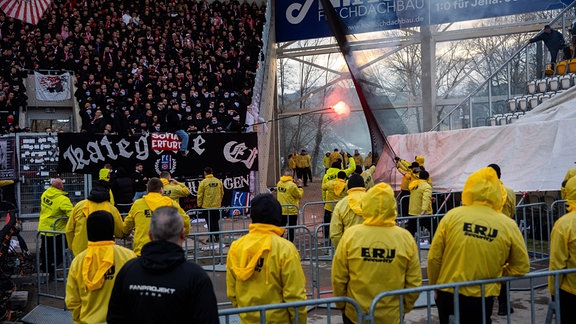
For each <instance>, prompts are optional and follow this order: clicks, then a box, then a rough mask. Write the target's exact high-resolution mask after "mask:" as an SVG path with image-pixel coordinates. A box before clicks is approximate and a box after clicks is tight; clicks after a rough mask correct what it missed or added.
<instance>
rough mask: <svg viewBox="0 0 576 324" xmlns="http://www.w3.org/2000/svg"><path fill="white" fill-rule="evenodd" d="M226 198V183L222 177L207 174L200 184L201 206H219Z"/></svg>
mask: <svg viewBox="0 0 576 324" xmlns="http://www.w3.org/2000/svg"><path fill="white" fill-rule="evenodd" d="M222 198H224V185H222V181H220V179H218V178H216V177H214V175H212V174H207V175H206V177H205V178H204V180H202V181H200V185H198V195H197V201H196V203H197V204H198V207H200V208H219V207H220V206H222Z"/></svg>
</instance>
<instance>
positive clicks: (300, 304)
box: [218, 297, 363, 324]
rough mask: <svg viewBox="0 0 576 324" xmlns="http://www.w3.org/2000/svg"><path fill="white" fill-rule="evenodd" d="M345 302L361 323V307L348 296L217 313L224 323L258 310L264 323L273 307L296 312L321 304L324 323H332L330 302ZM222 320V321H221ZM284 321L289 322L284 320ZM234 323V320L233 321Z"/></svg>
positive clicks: (227, 310)
mask: <svg viewBox="0 0 576 324" xmlns="http://www.w3.org/2000/svg"><path fill="white" fill-rule="evenodd" d="M341 302H346V303H349V304H350V305H352V306H353V307H354V308H355V309H356V314H358V317H357V318H356V319H355V320H356V321H357V323H362V315H363V313H362V309H361V308H360V305H358V303H357V302H356V301H355V300H353V299H351V298H348V297H332V298H324V299H310V300H303V301H299V302H290V303H282V304H268V305H260V306H251V307H241V308H228V309H222V310H219V311H218V315H219V316H220V317H224V323H231V319H230V316H231V315H239V314H248V313H254V312H258V313H259V316H260V323H261V324H265V323H266V322H267V321H266V311H267V310H273V309H284V308H294V313H296V314H297V313H298V308H301V307H306V308H308V307H319V306H322V305H326V307H327V312H328V317H327V319H326V323H328V324H329V323H332V319H331V312H332V311H333V310H332V304H333V303H341ZM221 322H222V321H221ZM286 322H289V321H288V320H286ZM234 323H236V322H234ZM294 323H300V322H299V318H298V316H296V317H295V319H294ZM338 323H340V321H338Z"/></svg>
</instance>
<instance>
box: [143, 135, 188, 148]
mask: <svg viewBox="0 0 576 324" xmlns="http://www.w3.org/2000/svg"><path fill="white" fill-rule="evenodd" d="M150 139H151V145H150V146H151V148H152V149H153V150H155V151H173V152H176V151H178V150H179V149H180V146H181V145H182V140H181V139H180V137H178V136H177V135H176V134H172V133H151V134H150Z"/></svg>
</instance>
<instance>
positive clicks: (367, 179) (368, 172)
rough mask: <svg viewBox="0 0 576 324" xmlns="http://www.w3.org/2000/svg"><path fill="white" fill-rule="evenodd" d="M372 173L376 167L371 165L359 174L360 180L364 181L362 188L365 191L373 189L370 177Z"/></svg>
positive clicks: (372, 180)
mask: <svg viewBox="0 0 576 324" xmlns="http://www.w3.org/2000/svg"><path fill="white" fill-rule="evenodd" d="M374 171H376V166H374V165H373V166H371V167H369V168H367V169H366V170H364V172H362V173H361V174H360V175H361V176H362V179H364V188H366V190H368V189H370V188H372V187H374V178H373V176H372V175H373V174H374Z"/></svg>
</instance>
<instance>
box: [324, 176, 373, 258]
mask: <svg viewBox="0 0 576 324" xmlns="http://www.w3.org/2000/svg"><path fill="white" fill-rule="evenodd" d="M365 193H366V189H365V188H359V187H356V188H352V189H348V196H346V197H344V198H342V200H340V201H339V202H338V203H337V204H336V206H334V211H333V212H332V219H331V220H330V240H331V241H332V245H334V248H336V247H338V243H340V239H341V238H342V234H344V231H346V230H347V229H348V228H350V227H351V226H353V225H358V224H362V222H363V221H364V217H362V197H364V194H365Z"/></svg>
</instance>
